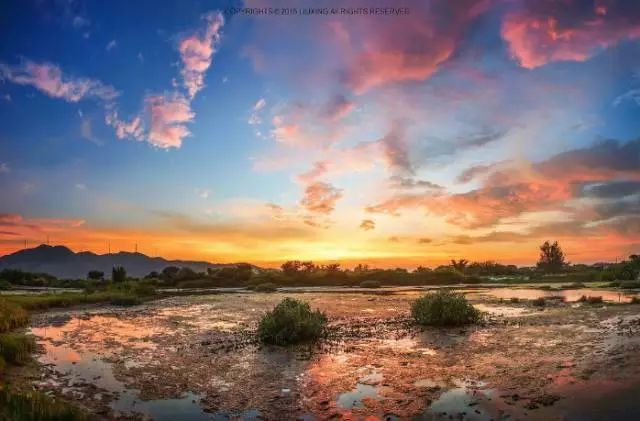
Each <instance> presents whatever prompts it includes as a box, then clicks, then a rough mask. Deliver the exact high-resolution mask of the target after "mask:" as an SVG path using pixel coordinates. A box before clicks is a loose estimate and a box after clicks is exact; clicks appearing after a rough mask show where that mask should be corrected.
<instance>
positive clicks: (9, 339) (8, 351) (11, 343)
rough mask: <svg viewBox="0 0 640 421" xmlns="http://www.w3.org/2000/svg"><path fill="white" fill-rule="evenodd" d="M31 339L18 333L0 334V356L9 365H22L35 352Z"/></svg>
mask: <svg viewBox="0 0 640 421" xmlns="http://www.w3.org/2000/svg"><path fill="white" fill-rule="evenodd" d="M35 347H36V345H35V342H34V340H33V338H31V337H29V336H25V335H22V334H19V333H3V334H0V356H2V358H3V359H4V360H5V361H6V362H7V363H11V364H24V363H27V362H29V360H30V359H31V353H33V351H34V350H35Z"/></svg>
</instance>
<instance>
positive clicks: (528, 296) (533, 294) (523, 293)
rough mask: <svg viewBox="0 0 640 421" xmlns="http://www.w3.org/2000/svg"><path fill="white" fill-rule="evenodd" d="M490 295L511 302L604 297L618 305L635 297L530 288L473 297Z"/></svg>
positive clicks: (601, 291) (489, 291)
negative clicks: (513, 299)
mask: <svg viewBox="0 0 640 421" xmlns="http://www.w3.org/2000/svg"><path fill="white" fill-rule="evenodd" d="M475 294H478V295H490V296H492V297H495V298H500V299H504V300H509V299H511V298H517V299H520V300H534V299H536V298H541V297H542V298H549V297H563V298H564V300H565V301H568V302H574V301H578V300H579V299H580V297H582V296H583V295H584V296H587V297H602V299H603V300H604V301H609V302H616V303H629V302H631V299H632V297H633V295H630V294H626V293H623V292H619V291H612V290H605V289H592V288H581V289H563V290H546V289H529V288H526V289H525V288H489V289H486V290H479V291H474V292H473V295H475Z"/></svg>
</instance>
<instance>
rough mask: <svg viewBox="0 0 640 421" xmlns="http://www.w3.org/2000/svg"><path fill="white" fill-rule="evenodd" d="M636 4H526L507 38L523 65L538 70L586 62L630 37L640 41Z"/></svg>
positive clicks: (511, 21)
mask: <svg viewBox="0 0 640 421" xmlns="http://www.w3.org/2000/svg"><path fill="white" fill-rule="evenodd" d="M633 3H634V2H624V1H596V2H595V4H594V5H593V7H591V8H585V7H584V2H580V1H578V0H567V1H562V2H556V3H553V2H539V1H531V0H529V1H525V2H524V8H523V9H522V10H519V11H516V12H513V13H510V14H508V15H507V17H506V18H505V20H504V22H503V25H502V37H503V38H504V39H505V40H506V41H507V43H508V44H509V50H510V51H511V54H512V55H513V57H514V58H515V59H516V60H517V61H518V62H519V63H520V65H521V66H522V67H525V68H527V69H534V68H536V67H540V66H543V65H545V64H547V63H549V62H553V61H584V60H587V59H588V58H590V57H591V56H593V55H594V54H596V53H597V52H598V51H600V50H602V49H606V48H609V47H612V46H614V45H616V44H618V43H619V42H620V41H622V40H625V39H636V38H639V37H640V8H638V7H637V5H634V4H633Z"/></svg>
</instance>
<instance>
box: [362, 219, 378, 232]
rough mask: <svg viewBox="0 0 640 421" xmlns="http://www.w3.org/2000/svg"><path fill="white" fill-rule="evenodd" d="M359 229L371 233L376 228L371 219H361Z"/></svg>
mask: <svg viewBox="0 0 640 421" xmlns="http://www.w3.org/2000/svg"><path fill="white" fill-rule="evenodd" d="M360 228H361V229H363V230H365V231H371V230H372V229H375V228H376V223H375V221H374V220H373V219H363V220H362V222H361V223H360Z"/></svg>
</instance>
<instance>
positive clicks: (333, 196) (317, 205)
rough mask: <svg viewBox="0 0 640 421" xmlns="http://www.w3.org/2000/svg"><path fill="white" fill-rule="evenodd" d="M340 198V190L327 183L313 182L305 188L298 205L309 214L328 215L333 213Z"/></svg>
mask: <svg viewBox="0 0 640 421" xmlns="http://www.w3.org/2000/svg"><path fill="white" fill-rule="evenodd" d="M341 198H342V190H341V189H337V188H335V187H334V186H332V185H331V184H329V183H324V182H321V181H315V182H313V183H311V184H309V185H308V186H307V187H306V188H305V190H304V197H303V198H302V200H301V201H300V204H301V205H302V206H303V207H304V208H305V209H307V210H308V211H310V212H314V213H321V214H329V213H331V212H333V209H334V208H335V204H336V202H337V201H338V200H340V199H341Z"/></svg>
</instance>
